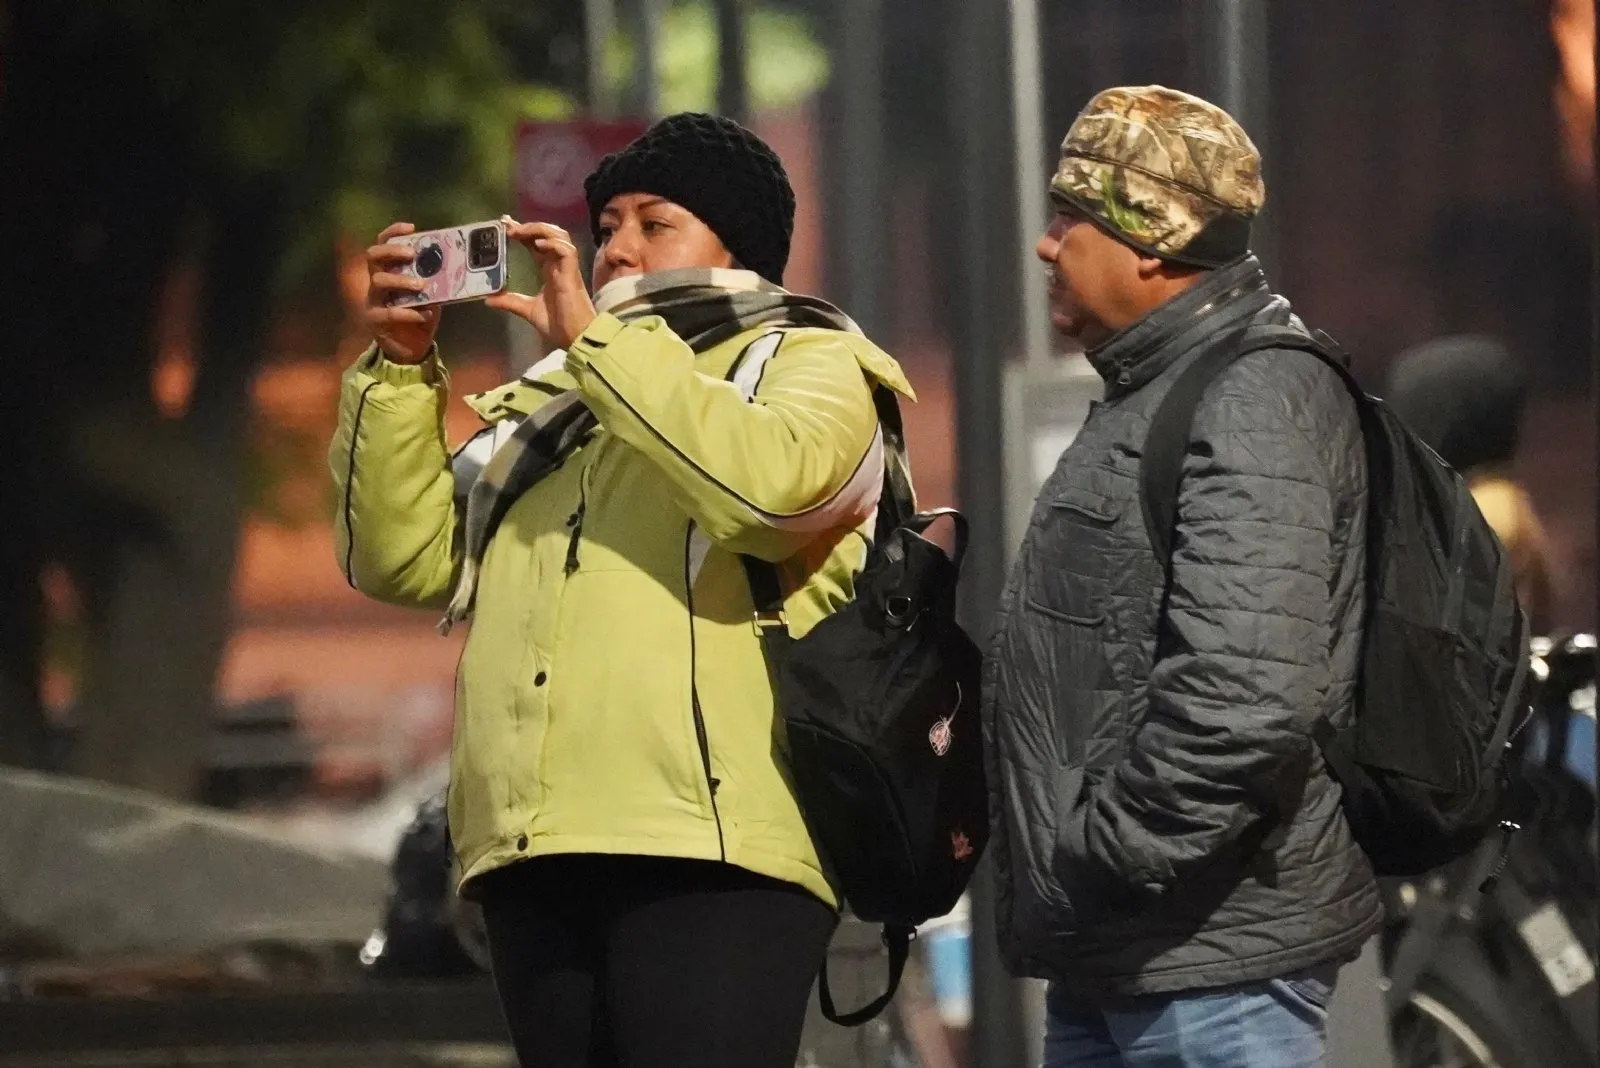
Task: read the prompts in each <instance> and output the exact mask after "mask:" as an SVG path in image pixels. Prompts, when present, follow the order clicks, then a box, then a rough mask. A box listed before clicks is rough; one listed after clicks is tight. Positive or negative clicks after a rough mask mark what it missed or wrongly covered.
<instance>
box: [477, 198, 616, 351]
mask: <svg viewBox="0 0 1600 1068" xmlns="http://www.w3.org/2000/svg"><path fill="white" fill-rule="evenodd" d="M505 223H506V236H507V237H509V238H511V239H512V240H513V241H520V242H522V244H523V245H524V246H525V247H526V248H527V249H528V251H529V252H532V253H533V258H534V260H535V261H537V262H538V264H539V273H540V275H541V276H542V277H543V278H544V285H542V286H541V287H540V288H539V293H538V295H537V296H532V297H530V296H528V295H526V294H524V293H498V294H496V295H495V296H492V297H490V298H489V299H488V300H486V301H485V302H484V303H486V304H488V305H489V307H491V308H499V309H501V310H502V311H508V312H511V313H512V314H513V315H520V316H522V318H524V319H526V320H528V322H529V323H531V324H533V328H534V329H535V330H537V331H538V332H539V337H540V339H542V340H543V341H544V343H545V346H546V348H547V349H565V348H568V347H570V346H571V345H572V343H573V342H574V341H576V340H578V336H579V335H580V334H582V333H583V332H584V331H585V330H587V329H588V328H589V324H590V323H591V322H593V321H594V316H595V311H594V302H593V301H592V300H590V299H589V290H588V288H587V287H585V286H584V284H583V271H582V269H581V268H580V267H579V264H578V247H577V246H576V245H574V244H573V243H572V237H571V235H569V234H568V233H567V232H566V231H565V230H563V229H561V227H559V226H552V225H550V224H549V223H519V222H516V221H515V220H513V219H510V218H507V219H506V220H505Z"/></svg>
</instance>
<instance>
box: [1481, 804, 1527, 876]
mask: <svg viewBox="0 0 1600 1068" xmlns="http://www.w3.org/2000/svg"><path fill="white" fill-rule="evenodd" d="M1499 830H1500V850H1499V854H1498V856H1496V858H1495V862H1494V867H1493V868H1490V869H1489V876H1488V878H1486V879H1484V880H1483V882H1482V883H1480V884H1478V893H1480V894H1487V893H1489V892H1490V891H1492V890H1493V889H1494V888H1495V884H1496V883H1498V882H1499V881H1500V876H1502V875H1504V874H1505V872H1506V865H1507V864H1510V863H1511V836H1512V835H1514V834H1516V833H1517V832H1518V831H1520V830H1522V824H1520V823H1515V822H1513V821H1511V820H1501V821H1500V828H1499Z"/></svg>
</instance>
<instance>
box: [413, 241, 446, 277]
mask: <svg viewBox="0 0 1600 1068" xmlns="http://www.w3.org/2000/svg"><path fill="white" fill-rule="evenodd" d="M443 266H444V249H442V248H440V247H439V246H438V245H431V244H430V245H424V246H423V247H422V251H420V252H418V253H417V277H418V278H432V277H433V276H434V275H436V274H438V273H439V268H441V267H443Z"/></svg>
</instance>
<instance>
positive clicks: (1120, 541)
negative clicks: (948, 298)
mask: <svg viewBox="0 0 1600 1068" xmlns="http://www.w3.org/2000/svg"><path fill="white" fill-rule="evenodd" d="M1251 323H1257V324H1263V325H1264V324H1287V323H1295V324H1297V323H1298V320H1295V319H1293V317H1292V316H1291V313H1290V310H1289V305H1288V303H1287V302H1286V301H1284V300H1283V299H1282V298H1281V297H1276V296H1274V295H1273V294H1272V293H1271V292H1270V290H1268V289H1267V287H1266V282H1265V279H1264V278H1263V276H1262V274H1261V269H1260V266H1259V264H1257V262H1256V261H1255V260H1254V259H1253V258H1252V259H1246V260H1244V261H1242V262H1241V263H1238V264H1236V265H1234V266H1232V267H1228V268H1224V269H1222V270H1219V271H1217V272H1215V273H1214V274H1212V275H1211V276H1209V277H1208V278H1207V279H1205V280H1204V281H1203V282H1201V283H1200V284H1199V285H1198V286H1196V287H1195V288H1193V289H1191V290H1189V291H1188V292H1186V293H1184V294H1183V295H1181V296H1179V297H1178V298H1176V299H1175V300H1173V301H1170V302H1168V303H1167V304H1165V305H1163V306H1162V307H1161V308H1159V309H1157V310H1156V311H1155V312H1153V313H1152V314H1150V315H1149V316H1147V317H1146V318H1145V319H1143V320H1141V321H1140V322H1138V323H1136V324H1134V325H1133V326H1131V327H1129V328H1128V329H1127V330H1124V331H1123V332H1122V333H1120V334H1118V335H1117V336H1116V337H1114V338H1112V339H1111V340H1110V341H1109V342H1107V343H1106V344H1105V345H1104V346H1102V347H1101V348H1100V349H1098V350H1096V351H1094V352H1091V353H1090V359H1091V361H1092V362H1093V363H1094V365H1095V367H1096V369H1097V370H1098V371H1099V372H1100V374H1101V375H1102V376H1103V377H1104V378H1105V379H1106V383H1107V390H1106V399H1105V401H1104V402H1102V403H1101V404H1099V405H1097V406H1096V407H1095V409H1094V410H1093V412H1092V413H1091V414H1090V416H1089V419H1088V421H1087V423H1086V424H1085V425H1084V427H1083V430H1082V431H1081V432H1080V433H1079V435H1078V437H1077V439H1076V440H1075V441H1074V442H1073V444H1072V446H1071V447H1070V448H1068V449H1067V450H1066V452H1065V453H1064V454H1063V455H1062V457H1061V460H1060V462H1059V463H1058V464H1057V466H1056V469H1055V471H1054V473H1053V474H1052V475H1051V476H1050V478H1049V479H1048V480H1047V481H1046V483H1045V485H1044V488H1043V490H1042V491H1041V493H1040V495H1039V499H1038V503H1037V505H1036V506H1035V508H1034V512H1033V517H1032V519H1031V521H1030V522H1029V525H1028V532H1027V536H1026V539H1025V540H1024V543H1023V546H1022V550H1021V554H1020V556H1019V558H1018V560H1017V563H1016V566H1015V568H1014V570H1013V572H1012V575H1011V578H1010V581H1009V583H1008V585H1007V589H1006V593H1005V596H1004V598H1003V599H1002V603H1001V607H1000V613H999V618H998V621H997V629H996V634H995V639H994V645H993V648H992V650H991V654H990V657H989V662H988V664H987V666H986V672H987V675H988V679H987V681H988V686H987V688H986V703H985V728H986V731H987V732H988V740H989V760H990V768H989V780H990V788H991V791H992V798H991V801H992V811H993V813H994V819H995V826H994V837H993V840H992V844H991V846H990V849H991V851H992V854H993V859H994V861H995V862H996V865H997V878H998V884H999V894H998V916H997V925H998V930H999V937H1000V945H1001V950H1002V953H1003V954H1004V955H1005V957H1006V960H1007V962H1008V964H1009V965H1010V967H1011V968H1012V970H1013V971H1015V972H1016V973H1018V974H1023V975H1033V976H1041V977H1045V978H1049V979H1053V980H1056V981H1058V982H1060V983H1061V984H1063V985H1064V986H1065V987H1067V988H1069V989H1070V990H1072V991H1074V992H1076V993H1077V994H1078V995H1079V996H1081V997H1084V998H1086V999H1090V1000H1095V999H1111V998H1117V997H1122V996H1128V995H1137V994H1144V993H1154V992H1169V991H1181V990H1191V989H1199V988H1205V987H1215V986H1224V985H1230V984H1235V983H1243V982H1251V981H1255V980H1261V979H1267V978H1273V977H1276V976H1281V975H1284V974H1287V973H1290V972H1293V971H1297V970H1300V969H1303V968H1306V967H1309V966H1311V965H1314V964H1319V963H1323V962H1327V961H1334V960H1341V959H1347V958H1350V957H1353V956H1355V955H1356V954H1357V953H1358V952H1359V950H1360V947H1361V944H1362V943H1363V942H1364V941H1365V940H1366V939H1367V937H1368V936H1369V935H1371V934H1372V933H1373V932H1374V931H1375V930H1376V929H1377V928H1378V926H1379V924H1380V923H1381V920H1382V910H1381V906H1380V904H1379V899H1378V891H1377V886H1376V884H1375V883H1374V881H1373V876H1372V870H1371V867H1370V866H1369V865H1368V863H1367V860H1366V857H1365V856H1364V855H1363V854H1362V852H1361V851H1360V849H1359V847H1357V845H1356V844H1355V842H1354V840H1353V839H1352V838H1351V834H1350V829H1349V826H1348V825H1347V824H1346V823H1345V820H1344V817H1343V815H1342V814H1341V812H1340V807H1339V790H1338V787H1337V785H1336V784H1335V783H1334V782H1333V780H1332V779H1331V778H1330V777H1329V776H1328V774H1327V771H1326V770H1325V768H1324V766H1323V764H1322V760H1321V757H1320V754H1319V753H1318V752H1317V748H1316V745H1315V743H1314V742H1313V741H1312V739H1311V730H1312V726H1313V724H1314V723H1315V722H1316V721H1317V720H1318V719H1319V717H1325V716H1326V717H1331V718H1332V720H1333V721H1334V723H1335V725H1339V724H1342V723H1344V722H1345V721H1346V720H1347V718H1348V717H1349V716H1350V715H1351V709H1352V696H1353V692H1354V687H1355V681H1356V666H1357V662H1358V647H1359V645H1360V639H1361V618H1362V608H1363V601H1364V596H1363V571H1364V554H1365V537H1364V527H1365V517H1366V507H1365V496H1366V467H1365V453H1364V450H1363V445H1362V439H1361V430H1360V425H1359V422H1358V419H1357V415H1356V410H1355V405H1354V403H1353V401H1352V400H1351V398H1350V397H1349V395H1348V393H1347V392H1346V391H1345V389H1344V387H1343V385H1342V384H1341V383H1340V381H1339V379H1338V377H1337V376H1336V375H1335V374H1334V372H1333V371H1332V370H1331V369H1329V368H1328V367H1326V366H1324V365H1323V364H1322V363H1321V362H1319V361H1318V360H1317V358H1316V357H1314V356H1311V355H1309V354H1306V353H1302V352H1296V351H1289V350H1268V351H1265V352H1258V353H1254V354H1252V355H1249V356H1246V357H1244V358H1242V359H1241V360H1240V361H1239V362H1237V363H1235V364H1234V365H1232V366H1231V367H1230V368H1229V369H1228V370H1227V371H1225V372H1224V373H1223V374H1222V375H1220V376H1219V377H1218V378H1217V379H1216V380H1215V381H1214V382H1212V383H1211V386H1210V387H1209V389H1208V390H1207V392H1206V394H1205V396H1204V398H1203V400H1202V401H1201V404H1200V407H1199V409H1198V411H1197V412H1196V414H1195V420H1194V425H1193V429H1192V431H1191V435H1190V443H1189V448H1188V451H1187V453H1186V456H1185V460H1184V466H1183V482H1182V489H1181V490H1180V493H1179V498H1178V532H1177V538H1176V540H1175V542H1174V552H1173V581H1172V585H1171V590H1170V593H1169V595H1168V601H1167V605H1166V608H1165V611H1163V610H1162V607H1161V593H1162V575H1161V569H1160V567H1159V565H1158V564H1157V562H1156V559H1155V556H1154V552H1153V550H1152V548H1151V544H1150V540H1149V538H1148V536H1147V535H1146V532H1145V526H1144V517H1143V513H1142V510H1141V507H1140V489H1139V455H1140V451H1141V449H1142V448H1143V445H1144V439H1145V434H1146V431H1147V429H1148V427H1149V422H1150V419H1151V417H1152V415H1153V414H1154V412H1155V409H1156V406H1157V405H1158V404H1159V403H1160V401H1161V399H1162V397H1163V396H1164V395H1165V394H1166V391H1167V389H1168V387H1169V386H1170V385H1171V383H1172V381H1173V380H1174V379H1175V378H1176V376H1177V374H1178V373H1179V372H1180V371H1181V370H1182V369H1183V368H1184V367H1185V366H1186V365H1187V363H1188V362H1189V361H1190V360H1192V359H1193V358H1195V357H1196V356H1198V355H1199V354H1200V353H1201V352H1203V351H1204V350H1205V349H1206V347H1207V346H1208V345H1210V344H1215V343H1218V342H1219V341H1220V342H1222V343H1227V341H1228V339H1231V338H1234V337H1236V336H1238V335H1239V333H1240V332H1241V331H1242V330H1243V329H1244V328H1245V327H1246V326H1247V325H1249V324H1251Z"/></svg>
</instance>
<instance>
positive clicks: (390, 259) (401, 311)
mask: <svg viewBox="0 0 1600 1068" xmlns="http://www.w3.org/2000/svg"><path fill="white" fill-rule="evenodd" d="M416 229H417V228H416V227H415V226H412V225H411V224H410V223H407V222H397V223H392V224H391V225H390V226H389V227H388V228H387V229H385V230H384V231H383V233H381V234H379V235H378V243H377V244H376V245H373V246H372V247H371V248H369V249H367V310H366V322H367V329H368V330H370V331H371V332H372V338H373V340H374V341H376V342H377V343H378V348H380V349H381V350H383V355H384V356H385V358H387V359H388V360H389V361H390V362H391V363H409V364H416V363H421V362H422V358H423V357H424V356H426V355H427V354H428V349H429V348H431V347H432V346H433V339H434V335H436V334H437V333H438V332H439V308H438V306H437V305H435V306H433V307H428V308H406V307H391V306H390V304H389V301H390V300H391V299H392V298H393V297H395V296H397V295H399V294H402V293H415V292H417V291H418V290H420V289H422V287H423V286H424V285H425V284H426V283H424V282H423V281H422V279H420V278H411V277H409V276H407V275H403V274H399V273H398V271H397V269H398V268H399V267H401V266H403V265H404V264H407V263H410V262H411V261H412V260H414V259H416V256H417V254H416V253H415V252H414V251H412V250H411V249H410V248H407V247H406V246H405V245H391V244H389V243H388V242H389V239H390V238H395V237H399V236H401V235H402V234H409V233H414V232H415V231H416Z"/></svg>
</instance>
